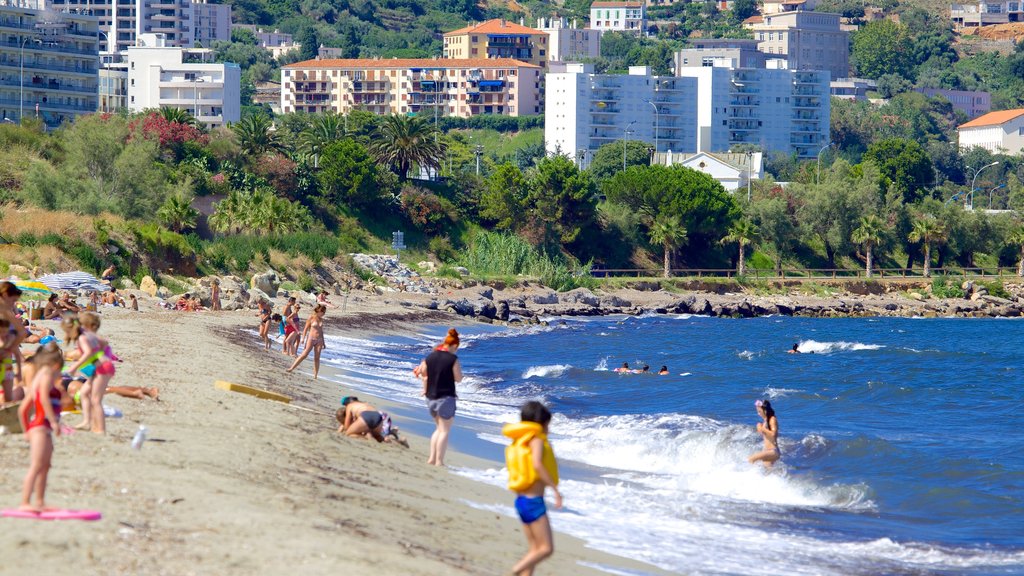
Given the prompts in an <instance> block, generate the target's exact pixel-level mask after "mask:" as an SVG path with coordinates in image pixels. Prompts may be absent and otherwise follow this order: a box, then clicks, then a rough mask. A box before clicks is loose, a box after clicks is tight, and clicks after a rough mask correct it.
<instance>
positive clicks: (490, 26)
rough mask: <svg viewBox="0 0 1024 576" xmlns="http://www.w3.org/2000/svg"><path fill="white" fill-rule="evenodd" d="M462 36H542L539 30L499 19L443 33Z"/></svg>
mask: <svg viewBox="0 0 1024 576" xmlns="http://www.w3.org/2000/svg"><path fill="white" fill-rule="evenodd" d="M463 34H544V32H541V31H540V30H537V29H534V28H530V27H528V26H523V25H522V24H516V23H515V22H509V21H507V20H502V19H500V18H495V19H494V20H488V21H486V22H481V23H479V24H471V25H469V26H466V27H465V28H459V29H458V30H452V31H451V32H445V33H444V35H445V36H461V35H463Z"/></svg>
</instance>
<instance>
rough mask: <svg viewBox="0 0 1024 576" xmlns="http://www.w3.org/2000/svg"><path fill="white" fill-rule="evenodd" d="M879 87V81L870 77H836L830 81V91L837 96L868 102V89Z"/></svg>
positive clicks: (843, 98) (872, 89) (873, 89)
mask: <svg viewBox="0 0 1024 576" xmlns="http://www.w3.org/2000/svg"><path fill="white" fill-rule="evenodd" d="M877 89H878V82H875V81H874V80H871V79H869V78H836V79H835V80H833V81H832V82H830V83H829V92H830V93H831V94H832V96H833V97H835V98H840V99H842V100H853V101H854V102H867V100H868V91H872V92H873V91H875V90H877Z"/></svg>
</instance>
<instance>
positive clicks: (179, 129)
mask: <svg viewBox="0 0 1024 576" xmlns="http://www.w3.org/2000/svg"><path fill="white" fill-rule="evenodd" d="M128 128H129V129H130V130H131V132H132V134H137V133H138V130H141V132H142V136H143V137H144V138H153V139H156V140H157V141H158V142H160V147H161V148H168V147H171V146H174V145H175V144H183V143H185V142H196V143H197V144H204V145H205V144H206V143H207V142H209V137H208V136H207V135H206V134H203V133H202V131H200V130H199V129H198V128H196V127H195V126H189V125H188V124H181V123H179V122H169V121H167V119H166V118H164V117H163V116H161V115H159V114H157V113H156V112H153V113H151V114H147V115H146V116H145V117H143V118H142V119H141V120H139V119H136V120H132V121H131V123H129V124H128Z"/></svg>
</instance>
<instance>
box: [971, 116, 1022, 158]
mask: <svg viewBox="0 0 1024 576" xmlns="http://www.w3.org/2000/svg"><path fill="white" fill-rule="evenodd" d="M956 130H957V133H958V134H959V135H960V148H961V149H962V150H966V149H969V148H974V147H975V146H978V147H981V148H984V149H986V150H988V151H989V152H1001V153H1009V154H1020V153H1021V151H1022V150H1024V108H1018V109H1015V110H1000V111H998V112H989V113H988V114H985V115H983V116H978V117H977V118H975V119H974V120H971V121H970V122H967V123H965V124H961V125H960V126H958V127H957V129H956Z"/></svg>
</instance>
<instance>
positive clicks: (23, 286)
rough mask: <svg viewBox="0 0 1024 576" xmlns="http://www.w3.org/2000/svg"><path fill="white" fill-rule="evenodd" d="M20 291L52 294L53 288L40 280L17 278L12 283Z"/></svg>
mask: <svg viewBox="0 0 1024 576" xmlns="http://www.w3.org/2000/svg"><path fill="white" fill-rule="evenodd" d="M14 285H15V286H17V287H18V289H19V290H21V291H22V292H36V293H38V294H53V290H50V287H49V286H47V285H46V284H43V283H42V282H36V281H34V280H19V281H17V282H15V283H14Z"/></svg>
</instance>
